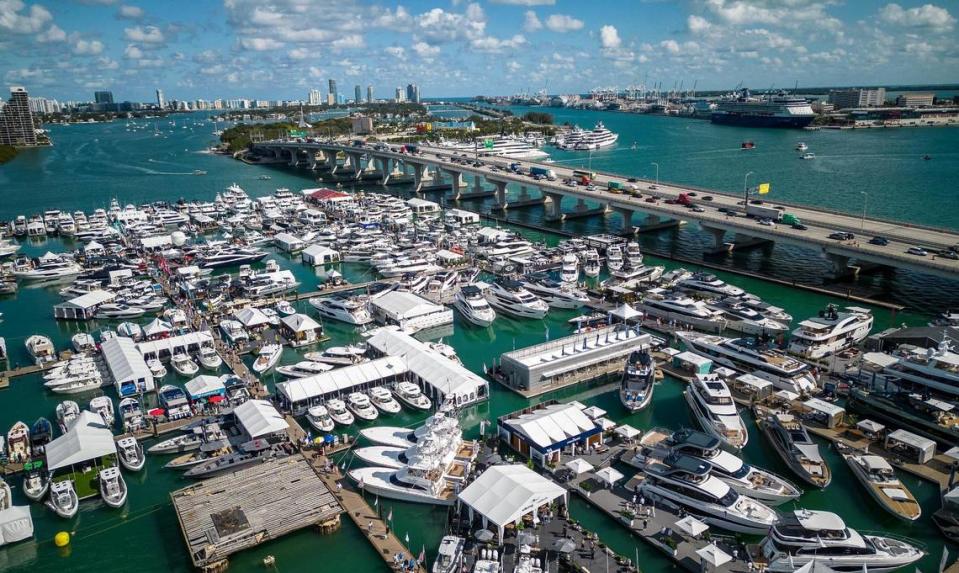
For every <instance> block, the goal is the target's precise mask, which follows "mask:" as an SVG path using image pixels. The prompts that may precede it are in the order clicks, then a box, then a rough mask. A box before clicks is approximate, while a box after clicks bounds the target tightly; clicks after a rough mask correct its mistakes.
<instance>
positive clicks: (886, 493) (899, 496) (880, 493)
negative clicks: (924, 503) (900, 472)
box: [836, 442, 922, 521]
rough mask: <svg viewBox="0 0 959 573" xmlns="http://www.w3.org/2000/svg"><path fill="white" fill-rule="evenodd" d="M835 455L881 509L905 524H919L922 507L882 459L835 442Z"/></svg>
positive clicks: (894, 471)
mask: <svg viewBox="0 0 959 573" xmlns="http://www.w3.org/2000/svg"><path fill="white" fill-rule="evenodd" d="M836 451H837V452H839V455H840V456H842V458H843V459H844V460H845V461H846V464H847V465H848V466H849V469H851V470H852V473H853V475H855V476H856V479H858V480H859V483H861V484H862V485H863V487H865V488H866V491H868V492H869V495H871V496H872V498H873V499H875V500H876V502H878V503H879V505H880V506H881V507H882V508H883V509H885V510H886V511H888V512H889V513H891V514H892V515H894V516H896V517H898V518H899V519H903V520H905V521H916V520H917V519H919V516H920V515H921V514H922V507H921V506H920V505H919V502H917V501H916V498H915V496H913V495H912V492H910V491H909V488H907V487H906V485H905V484H904V483H902V482H901V481H900V480H899V478H898V477H896V470H894V469H893V467H892V466H891V465H890V464H889V462H888V461H886V459H885V458H883V457H882V456H877V455H874V454H869V453H867V452H864V451H862V450H858V449H856V448H853V447H850V446H847V445H846V444H844V443H843V442H836Z"/></svg>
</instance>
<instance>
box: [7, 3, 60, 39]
mask: <svg viewBox="0 0 959 573" xmlns="http://www.w3.org/2000/svg"><path fill="white" fill-rule="evenodd" d="M25 7H26V4H24V3H23V2H22V0H0V30H6V31H8V32H11V33H14V34H35V33H37V32H39V31H40V30H42V29H43V27H44V26H46V25H47V23H48V22H51V21H53V16H52V15H51V14H50V11H49V10H47V9H46V8H44V7H43V6H41V5H40V4H34V5H32V6H30V9H29V10H27V11H24V12H23V13H21V11H22V10H23V9H24V8H25Z"/></svg>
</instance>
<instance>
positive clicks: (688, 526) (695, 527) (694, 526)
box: [675, 515, 709, 537]
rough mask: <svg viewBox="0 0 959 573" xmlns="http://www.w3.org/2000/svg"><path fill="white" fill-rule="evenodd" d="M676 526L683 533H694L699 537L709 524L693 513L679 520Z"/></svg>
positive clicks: (693, 534)
mask: <svg viewBox="0 0 959 573" xmlns="http://www.w3.org/2000/svg"><path fill="white" fill-rule="evenodd" d="M675 526H676V529H678V530H680V531H682V532H683V533H687V534H689V535H692V536H693V537H699V536H700V535H702V533H703V532H704V531H707V530H708V529H709V526H708V525H706V524H705V523H703V522H702V521H700V520H698V519H696V518H695V517H693V516H691V515H687V516H686V517H684V518H682V519H680V520H679V521H677V522H676V524H675Z"/></svg>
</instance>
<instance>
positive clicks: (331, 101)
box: [326, 80, 337, 105]
mask: <svg viewBox="0 0 959 573" xmlns="http://www.w3.org/2000/svg"><path fill="white" fill-rule="evenodd" d="M336 102H337V99H336V80H330V92H329V93H328V94H326V103H327V105H336Z"/></svg>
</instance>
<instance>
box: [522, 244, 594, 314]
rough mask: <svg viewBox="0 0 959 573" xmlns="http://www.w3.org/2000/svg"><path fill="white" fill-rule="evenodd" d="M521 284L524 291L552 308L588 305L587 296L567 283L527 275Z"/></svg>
mask: <svg viewBox="0 0 959 573" xmlns="http://www.w3.org/2000/svg"><path fill="white" fill-rule="evenodd" d="M570 256H572V255H570ZM574 258H575V257H574ZM521 282H522V284H523V287H524V288H525V289H526V290H528V291H529V292H531V293H533V294H534V295H535V296H537V297H539V298H541V299H543V300H544V301H545V302H546V304H547V305H549V306H550V307H552V308H571V309H577V308H582V307H583V306H585V305H586V304H588V303H589V296H587V295H586V293H585V292H583V291H581V290H579V289H577V288H576V287H575V286H574V285H572V284H570V283H568V282H559V281H554V280H552V279H550V278H546V277H542V276H533V275H528V276H527V277H526V278H525V279H524V280H523V281H521Z"/></svg>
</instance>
